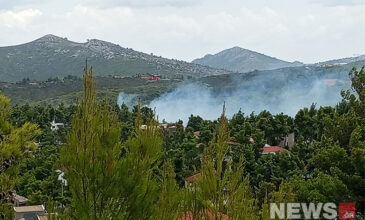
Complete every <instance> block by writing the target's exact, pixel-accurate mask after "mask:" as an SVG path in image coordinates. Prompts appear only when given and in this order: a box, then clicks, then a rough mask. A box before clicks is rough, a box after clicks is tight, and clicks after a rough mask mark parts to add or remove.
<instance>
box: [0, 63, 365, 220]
mask: <svg viewBox="0 0 365 220" xmlns="http://www.w3.org/2000/svg"><path fill="white" fill-rule="evenodd" d="M349 76H350V80H351V82H352V83H351V84H352V90H351V91H343V92H342V97H343V100H342V101H341V102H340V103H338V105H337V106H335V107H328V106H327V107H322V106H321V107H317V106H315V105H312V106H310V107H308V108H304V109H301V110H299V111H298V113H297V114H296V115H295V117H290V116H287V115H284V114H277V115H272V114H271V113H270V112H268V111H263V112H260V113H259V114H250V115H244V114H243V113H242V112H241V111H239V112H238V113H236V114H235V115H234V116H233V117H232V118H231V119H227V118H226V116H225V107H223V112H222V115H221V117H220V118H219V119H217V120H215V121H209V120H204V119H203V118H201V117H200V116H193V115H192V116H191V117H190V118H189V121H188V122H187V127H186V128H185V129H183V126H182V124H183V123H182V122H181V121H179V122H176V123H174V124H173V125H174V126H175V128H176V129H175V130H173V131H171V130H165V129H162V128H160V127H159V124H158V121H157V120H156V119H155V117H154V113H153V111H152V110H151V109H149V108H147V107H141V105H138V106H136V107H134V108H133V109H128V107H127V106H125V105H122V106H121V107H119V106H116V105H113V104H110V103H108V102H107V101H99V99H98V98H97V95H96V89H95V83H94V79H93V76H92V70H91V69H88V68H85V71H84V78H83V87H84V89H83V93H82V94H81V97H82V98H81V101H80V103H79V104H78V105H77V106H68V107H66V106H64V105H60V106H59V107H58V108H54V107H51V106H29V105H23V106H13V107H10V106H9V99H7V98H6V97H5V96H3V95H0V107H1V108H0V131H1V145H0V169H1V174H0V188H1V192H2V194H1V202H0V204H1V206H0V212H1V213H2V214H3V216H4V217H5V218H6V219H11V209H10V206H9V198H10V197H11V194H12V190H16V191H17V193H18V194H20V195H22V196H25V197H27V198H28V199H29V201H28V203H29V204H46V205H47V209H48V210H49V212H50V213H55V212H57V213H58V215H57V218H65V219H184V218H187V217H188V216H194V219H204V218H207V216H208V215H213V216H215V218H216V219H221V218H222V219H224V216H229V217H230V219H268V216H267V211H268V203H269V202H298V201H299V202H334V203H338V202H353V201H355V202H356V206H357V212H358V213H357V218H358V219H361V218H364V215H363V213H364V210H365V207H364V203H365V195H364V191H365V69H364V68H362V69H361V70H356V69H353V70H352V71H351V72H350V74H349ZM53 119H55V121H57V122H62V123H64V124H65V128H64V129H59V130H57V131H51V129H50V124H49V123H50V121H52V120H53ZM142 125H147V126H142ZM142 128H143V129H142ZM40 131H42V133H40ZM197 131H199V132H197ZM291 132H294V133H295V137H296V142H295V145H294V147H293V148H291V149H287V150H286V151H284V152H281V153H277V154H269V155H262V154H261V152H262V149H263V146H264V145H265V144H270V145H276V144H278V142H279V141H281V140H282V137H284V136H286V135H287V134H289V133H291ZM252 140H253V141H252ZM35 142H37V143H39V144H37V145H39V146H38V148H36V145H35V144H34V143H35ZM232 142H233V144H232ZM58 169H60V170H63V171H64V172H65V177H66V179H67V180H68V184H67V186H63V185H62V184H61V182H60V181H59V180H57V177H58V173H57V171H56V170H58ZM194 174H196V175H195V177H196V178H195V179H194V181H186V183H185V181H184V180H185V178H186V177H188V176H191V175H194ZM185 184H187V187H186V188H185V187H184V185H185ZM53 217H55V216H53Z"/></svg>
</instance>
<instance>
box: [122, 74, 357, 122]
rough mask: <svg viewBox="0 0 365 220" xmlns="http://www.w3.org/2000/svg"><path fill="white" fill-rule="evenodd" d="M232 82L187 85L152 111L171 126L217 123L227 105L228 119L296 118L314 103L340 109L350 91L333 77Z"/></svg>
mask: <svg viewBox="0 0 365 220" xmlns="http://www.w3.org/2000/svg"><path fill="white" fill-rule="evenodd" d="M288 74H291V73H288ZM342 76H343V75H342ZM331 77H333V78H331ZM229 81H230V83H226V82H224V83H223V85H224V86H217V85H214V84H217V82H218V83H219V80H217V82H215V83H207V82H204V80H202V81H200V82H191V83H186V82H185V83H184V84H181V85H179V86H178V87H177V88H176V89H175V90H173V91H171V92H168V93H165V94H162V95H161V96H160V97H159V98H157V99H154V100H152V101H151V102H150V104H149V107H150V108H152V109H154V108H155V109H156V114H157V115H158V118H159V119H160V121H162V120H163V119H165V120H166V121H167V122H176V121H178V120H179V119H181V120H183V121H184V124H186V123H187V121H188V118H189V116H190V115H191V114H193V115H199V116H201V117H202V118H204V119H209V120H215V119H217V118H218V117H219V116H220V114H221V112H222V107H223V103H225V104H226V112H227V116H228V117H231V116H232V115H233V114H235V113H237V112H238V111H239V110H240V109H241V111H242V112H244V113H245V114H246V115H247V114H250V113H252V112H254V113H256V114H258V113H259V112H261V111H263V110H267V111H270V112H271V113H272V114H278V113H281V112H283V113H284V114H288V115H290V116H295V114H296V113H297V112H298V110H299V109H302V108H304V107H309V106H310V105H311V104H313V103H315V104H316V106H317V107H319V106H334V105H336V104H337V103H338V102H339V101H341V96H340V92H341V90H342V89H349V88H350V82H349V80H348V78H345V77H338V76H333V75H330V76H328V75H326V76H325V77H321V78H319V77H313V76H307V77H304V78H301V77H299V78H298V77H293V76H290V75H285V74H284V75H283V74H281V76H280V77H279V76H278V75H275V74H272V73H271V74H257V75H251V76H247V75H246V76H242V75H238V76H231V77H230V80H229ZM134 97H135V96H131V95H126V94H122V95H120V99H118V103H121V100H124V101H123V102H128V101H130V100H133V98H134ZM127 100H128V101H127Z"/></svg>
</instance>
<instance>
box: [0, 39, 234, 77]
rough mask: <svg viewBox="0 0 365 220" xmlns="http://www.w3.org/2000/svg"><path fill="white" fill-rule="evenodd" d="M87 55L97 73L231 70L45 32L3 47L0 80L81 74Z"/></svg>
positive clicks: (183, 73)
mask: <svg viewBox="0 0 365 220" xmlns="http://www.w3.org/2000/svg"><path fill="white" fill-rule="evenodd" d="M86 58H88V60H89V61H90V63H91V64H92V65H93V67H94V73H95V75H102V76H107V75H113V76H117V75H118V76H136V75H138V74H142V75H146V74H159V75H162V76H164V77H168V78H176V77H177V78H184V77H193V78H197V77H202V76H209V75H220V74H227V73H229V71H226V70H218V69H214V68H211V67H206V66H202V65H198V64H193V63H188V62H184V61H178V60H174V59H166V58H162V57H158V56H154V55H150V54H146V53H142V52H137V51H134V50H133V49H129V48H123V47H121V46H119V45H117V44H113V43H109V42H105V41H101V40H95V39H93V40H88V41H87V42H86V43H76V42H72V41H69V40H67V38H61V37H57V36H54V35H46V36H44V37H42V38H40V39H37V40H35V41H32V42H30V43H26V44H22V45H17V46H8V47H0V81H20V80H22V79H24V78H29V79H31V80H46V79H48V78H50V77H64V76H67V75H76V76H80V75H81V74H82V69H83V66H84V62H85V59H86Z"/></svg>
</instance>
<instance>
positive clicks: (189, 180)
mask: <svg viewBox="0 0 365 220" xmlns="http://www.w3.org/2000/svg"><path fill="white" fill-rule="evenodd" d="M201 176H202V174H201V173H197V174H194V175H192V176H189V177H186V178H185V179H184V180H185V181H187V182H195V181H196V180H198V179H199V178H200V177H201Z"/></svg>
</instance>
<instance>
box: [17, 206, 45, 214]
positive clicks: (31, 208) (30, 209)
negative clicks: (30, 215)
mask: <svg viewBox="0 0 365 220" xmlns="http://www.w3.org/2000/svg"><path fill="white" fill-rule="evenodd" d="M14 211H15V212H18V213H19V212H44V211H45V209H44V206H43V205H33V206H19V207H14Z"/></svg>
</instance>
